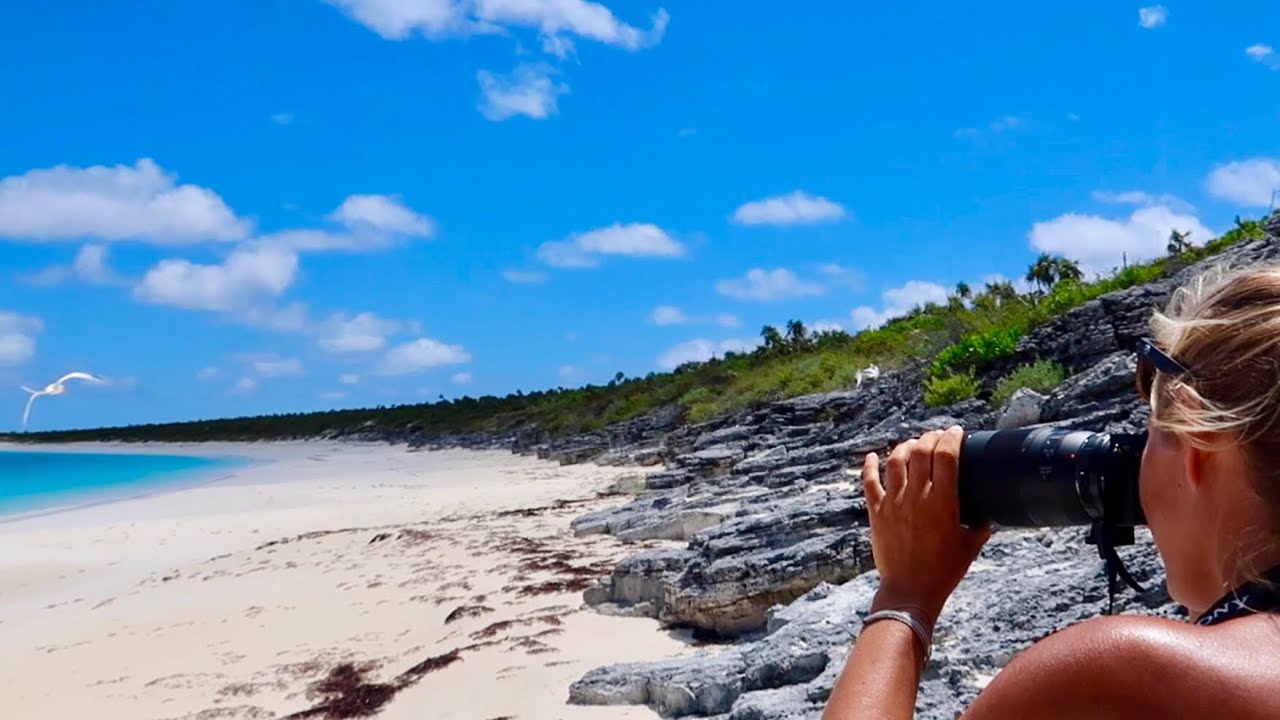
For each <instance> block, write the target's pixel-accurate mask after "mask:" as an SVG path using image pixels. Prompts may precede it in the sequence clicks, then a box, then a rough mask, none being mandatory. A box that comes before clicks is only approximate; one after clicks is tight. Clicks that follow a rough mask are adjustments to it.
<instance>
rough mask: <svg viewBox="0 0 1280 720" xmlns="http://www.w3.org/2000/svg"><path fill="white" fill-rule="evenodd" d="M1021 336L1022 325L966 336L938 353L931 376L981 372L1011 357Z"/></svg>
mask: <svg viewBox="0 0 1280 720" xmlns="http://www.w3.org/2000/svg"><path fill="white" fill-rule="evenodd" d="M1022 333H1023V329H1022V326H1021V325H1020V324H1010V325H1002V326H999V327H995V328H992V329H991V330H988V331H986V332H982V333H974V334H972V335H966V336H965V337H963V338H961V339H960V342H958V343H956V344H954V345H951V346H950V347H948V348H946V349H944V350H943V351H942V352H940V353H938V356H937V357H936V358H934V361H933V366H932V367H931V368H930V373H929V374H930V375H932V376H933V377H934V378H942V377H945V376H947V375H950V374H953V373H956V372H966V371H972V370H980V369H982V368H983V367H984V366H986V365H987V364H989V363H990V362H991V361H993V360H996V359H998V358H1002V357H1005V356H1006V355H1012V354H1013V351H1014V350H1015V349H1016V348H1017V347H1018V340H1019V339H1020V338H1021V337H1022Z"/></svg>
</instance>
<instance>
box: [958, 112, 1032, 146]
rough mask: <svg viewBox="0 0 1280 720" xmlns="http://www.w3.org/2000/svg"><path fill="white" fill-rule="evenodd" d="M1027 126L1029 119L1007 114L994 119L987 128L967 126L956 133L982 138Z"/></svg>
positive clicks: (961, 135) (977, 138) (976, 138)
mask: <svg viewBox="0 0 1280 720" xmlns="http://www.w3.org/2000/svg"><path fill="white" fill-rule="evenodd" d="M1026 126H1027V121H1026V120H1024V119H1023V118H1020V117H1018V116H1017V115H1005V116H1003V117H999V118H996V119H995V120H992V121H991V122H990V123H989V124H988V125H987V127H986V128H985V129H979V128H974V127H965V128H960V129H959V130H956V131H955V133H954V135H955V137H957V138H963V139H969V140H980V139H982V138H983V137H986V136H989V135H1003V134H1004V133H1008V132H1012V131H1014V130H1023V129H1025V128H1026Z"/></svg>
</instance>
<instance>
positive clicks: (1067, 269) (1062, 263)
mask: <svg viewBox="0 0 1280 720" xmlns="http://www.w3.org/2000/svg"><path fill="white" fill-rule="evenodd" d="M1053 271H1054V272H1053V274H1054V281H1053V284H1055V285H1056V284H1058V283H1060V282H1063V281H1064V280H1070V281H1072V282H1080V280H1081V279H1083V278H1084V272H1083V271H1081V270H1080V265H1079V264H1078V263H1077V262H1076V261H1075V260H1071V259H1069V258H1064V257H1060V258H1054V259H1053Z"/></svg>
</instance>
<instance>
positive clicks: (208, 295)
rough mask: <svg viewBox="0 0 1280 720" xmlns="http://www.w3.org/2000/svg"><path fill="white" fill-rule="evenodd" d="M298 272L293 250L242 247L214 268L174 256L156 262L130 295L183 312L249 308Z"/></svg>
mask: <svg viewBox="0 0 1280 720" xmlns="http://www.w3.org/2000/svg"><path fill="white" fill-rule="evenodd" d="M297 270H298V256H297V255H296V254H295V253H294V252H293V251H292V250H289V249H286V248H282V247H277V246H272V245H263V244H254V245H245V246H241V247H239V248H237V249H236V250H235V251H234V252H232V253H231V254H230V255H229V256H228V257H227V259H226V260H225V261H223V262H221V263H218V264H215V265H201V264H197V263H193V262H190V261H189V260H182V259H177V258H172V259H168V260H161V261H160V262H159V263H158V264H157V265H156V266H155V267H153V268H151V269H150V270H148V271H147V273H146V275H145V276H143V278H142V280H141V281H140V282H139V283H138V285H137V286H136V287H135V288H134V296H135V297H137V298H138V299H139V300H142V301H144V302H148V303H152V304H156V305H171V306H173V307H178V308H184V309H187V310H208V311H221V312H228V311H237V310H248V309H250V308H252V307H255V306H256V304H257V303H259V301H261V300H262V299H264V298H272V297H276V296H278V295H280V294H281V293H283V292H284V291H285V290H286V289H288V287H289V285H291V284H292V283H293V279H294V275H295V273H296V272H297Z"/></svg>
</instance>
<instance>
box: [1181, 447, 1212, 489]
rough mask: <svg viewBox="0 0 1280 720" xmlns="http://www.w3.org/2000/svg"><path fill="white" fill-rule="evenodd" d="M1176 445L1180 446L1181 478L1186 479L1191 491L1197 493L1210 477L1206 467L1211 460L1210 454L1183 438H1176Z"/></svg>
mask: <svg viewBox="0 0 1280 720" xmlns="http://www.w3.org/2000/svg"><path fill="white" fill-rule="evenodd" d="M1178 444H1179V445H1180V446H1181V447H1180V450H1179V453H1180V454H1181V455H1182V477H1184V478H1186V481H1187V484H1189V485H1190V486H1191V488H1192V489H1193V490H1196V491H1199V490H1200V489H1201V487H1203V485H1204V482H1205V480H1206V479H1208V477H1209V475H1210V473H1209V467H1208V466H1209V463H1210V462H1212V460H1213V459H1212V457H1211V453H1208V452H1205V451H1204V450H1201V449H1200V448H1198V447H1196V446H1195V445H1193V444H1192V443H1189V442H1187V441H1186V439H1185V438H1178Z"/></svg>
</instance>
